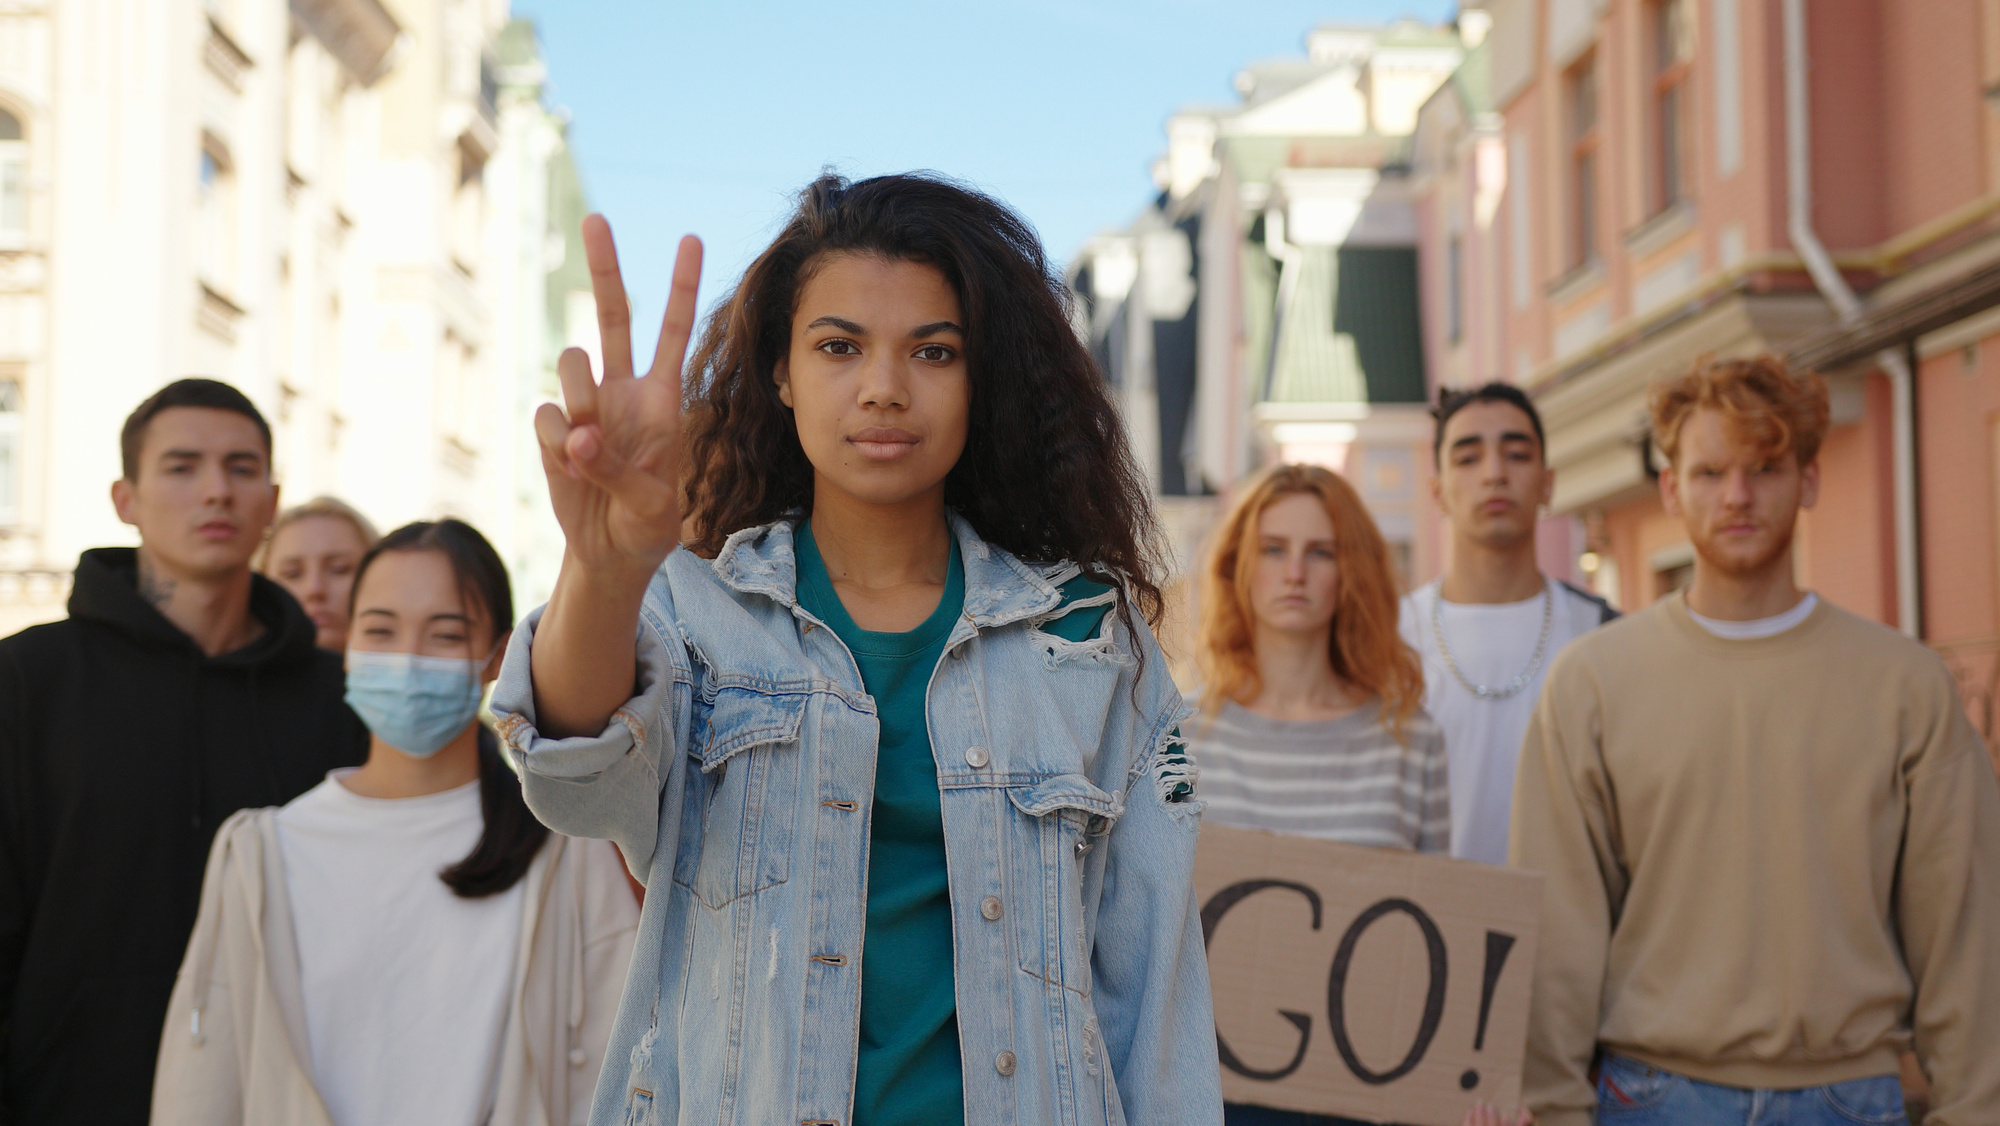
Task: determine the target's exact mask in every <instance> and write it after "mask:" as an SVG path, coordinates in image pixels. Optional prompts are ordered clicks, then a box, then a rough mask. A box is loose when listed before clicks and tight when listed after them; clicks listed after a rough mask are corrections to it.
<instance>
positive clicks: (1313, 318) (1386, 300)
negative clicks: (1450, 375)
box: [1264, 246, 1425, 403]
mask: <svg viewBox="0 0 2000 1126" xmlns="http://www.w3.org/2000/svg"><path fill="white" fill-rule="evenodd" d="M1288 268H1290V269H1296V270H1297V271H1298V277H1297V279H1296V280H1295V281H1294V282H1292V284H1290V285H1281V286H1280V293H1281V294H1282V293H1284V292H1286V291H1287V290H1289V291H1290V301H1289V302H1288V304H1287V307H1286V308H1285V309H1283V310H1280V312H1279V323H1278V342H1277V352H1276V358H1275V362H1274V363H1273V365H1272V367H1271V372H1270V380H1269V383H1268V386H1267V388H1266V392H1265V395H1264V398H1265V399H1266V401H1268V402H1274V403H1421V402H1424V401H1425V388H1424V352H1423V334H1422V330H1421V328H1420V323H1419V320H1418V307H1417V252H1416V250H1415V249H1414V248H1412V247H1379V246H1343V247H1331V246H1316V247H1302V248H1300V250H1299V257H1298V259H1296V261H1295V263H1294V264H1293V265H1292V266H1289V267H1288Z"/></svg>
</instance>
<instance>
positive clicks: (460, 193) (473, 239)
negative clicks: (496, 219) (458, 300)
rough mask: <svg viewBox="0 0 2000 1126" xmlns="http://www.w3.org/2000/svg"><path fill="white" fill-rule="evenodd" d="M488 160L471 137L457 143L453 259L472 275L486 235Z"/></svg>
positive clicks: (463, 270)
mask: <svg viewBox="0 0 2000 1126" xmlns="http://www.w3.org/2000/svg"><path fill="white" fill-rule="evenodd" d="M485 208H486V157H485V154H484V153H482V152H481V151H480V150H479V148H478V146H477V145H475V144H474V143H473V142H472V140H471V139H470V138H466V137H461V138H459V142H458V183H457V185H456V186H455V187H454V188H453V189H452V195H451V260H452V262H454V263H455V264H456V265H457V266H458V268H459V270H460V271H462V272H464V273H465V274H466V275H468V276H470V275H471V274H473V273H475V272H476V271H477V270H478V267H479V247H480V242H481V241H482V235H483V234H484V232H485V226H484V224H485Z"/></svg>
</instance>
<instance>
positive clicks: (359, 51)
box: [291, 0, 409, 86]
mask: <svg viewBox="0 0 2000 1126" xmlns="http://www.w3.org/2000/svg"><path fill="white" fill-rule="evenodd" d="M291 8H292V17H293V18H294V19H296V20H298V21H299V23H300V24H301V25H302V26H303V27H305V29H306V30H307V31H309V32H311V33H312V36H313V38H315V39H317V40H319V41H320V43H321V45H323V46H324V47H325V48H326V50H327V53H328V54H330V55H332V56H333V57H334V58H335V59H337V60H339V62H340V65H341V67H342V68H343V69H345V70H346V71H347V73H349V74H350V75H353V76H354V80H355V81H357V82H359V83H361V84H362V85H363V86H370V85H373V84H374V83H375V80H376V79H378V78H381V77H382V76H383V75H384V74H387V73H388V72H389V71H390V70H391V69H393V68H394V67H395V65H396V61H397V59H398V58H400V57H401V55H402V53H403V51H404V50H406V49H407V45H408V42H409V39H408V37H407V36H406V35H404V34H403V29H402V27H401V26H400V25H398V24H397V23H396V17H394V16H392V15H390V14H389V11H388V9H386V8H384V7H383V6H382V5H381V4H380V3H379V2H378V0H291Z"/></svg>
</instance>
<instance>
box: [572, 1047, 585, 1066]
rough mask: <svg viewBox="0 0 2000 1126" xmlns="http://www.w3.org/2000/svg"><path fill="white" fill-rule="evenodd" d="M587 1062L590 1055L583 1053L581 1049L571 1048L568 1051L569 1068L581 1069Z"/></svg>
mask: <svg viewBox="0 0 2000 1126" xmlns="http://www.w3.org/2000/svg"><path fill="white" fill-rule="evenodd" d="M589 1062H590V1053H588V1052H586V1051H584V1050H583V1049H582V1048H571V1049H570V1050H569V1065H570V1066H571V1067H582V1066H583V1065H584V1064H587V1063H589Z"/></svg>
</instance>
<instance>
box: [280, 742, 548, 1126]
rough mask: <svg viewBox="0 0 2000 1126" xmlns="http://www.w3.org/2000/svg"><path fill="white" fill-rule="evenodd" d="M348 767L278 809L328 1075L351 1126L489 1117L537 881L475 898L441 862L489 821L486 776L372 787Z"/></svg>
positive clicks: (316, 1038)
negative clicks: (406, 787)
mask: <svg viewBox="0 0 2000 1126" xmlns="http://www.w3.org/2000/svg"><path fill="white" fill-rule="evenodd" d="M350 773H352V771H349V770H336V771H334V772H333V773H331V774H329V775H327V779H326V781H324V782H322V783H320V784H319V785H317V786H315V787H313V788H312V789H311V790H308V791H306V792H305V793H304V794H301V795H300V796H299V797H298V798H296V799H294V800H293V801H292V803H291V804H290V805H287V806H285V807H284V808H283V809H281V810H279V811H278V819H277V822H278V844H279V847H280V849H281V850H282V853H283V855H284V861H285V885H286V887H287V889H288V890H289V891H290V893H291V900H292V918H293V921H294V923H295V925H296V929H297V932H298V943H299V970H300V978H301V979H302V984H303V987H304V995H305V1023H306V1038H307V1040H308V1042H309V1043H308V1048H309V1051H310V1054H311V1057H312V1071H313V1083H314V1085H315V1086H317V1087H318V1088H319V1093H320V1097H321V1098H322V1099H324V1100H325V1102H326V1107H327V1110H328V1111H330V1112H331V1113H332V1115H333V1121H334V1122H335V1123H336V1124H337V1126H479V1124H482V1123H484V1122H485V1121H486V1120H487V1118H488V1117H489V1116H490V1115H491V1113H492V1109H493V1096H494V1090H493V1085H494V1081H495V1070H496V1068H497V1067H498V1062H499V1053H500V1038H501V1033H502V1031H503V1029H504V1027H505V1022H506V1019H507V1010H508V1005H509V1003H510V1001H511V999H512V997H513V993H514V973H515V970H514V965H515V954H516V951H517V949H518V945H519V942H520V930H521V910H522V902H521V897H522V896H523V895H525V894H526V888H525V881H522V882H517V883H516V884H515V885H514V886H513V887H511V888H509V889H507V890H506V891H504V892H502V893H500V894H499V895H493V896H487V897H485V898H483V899H462V898H460V897H459V896H457V895H455V894H453V892H452V890H451V889H450V888H448V887H446V886H445V885H444V881H442V880H440V879H438V872H439V871H441V870H443V869H445V868H448V867H450V866H451V865H453V864H455V863H457V862H458V861H460V860H463V859H465V856H466V854H467V853H470V852H471V851H472V847H473V845H475V844H477V843H478V841H479V834H480V832H481V830H482V828H483V826H484V818H483V816H482V814H481V812H480V808H479V783H478V782H476V781H475V782H468V783H466V784H465V785H463V786H460V787H458V788H456V789H452V790H446V791H444V792H443V793H439V794H428V795H426V796H424V797H420V798H399V799H382V798H364V797H362V796H361V795H359V794H356V793H354V792H353V791H351V790H349V789H348V788H347V787H346V786H343V785H342V784H341V783H340V778H341V777H342V776H344V775H347V774H350Z"/></svg>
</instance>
